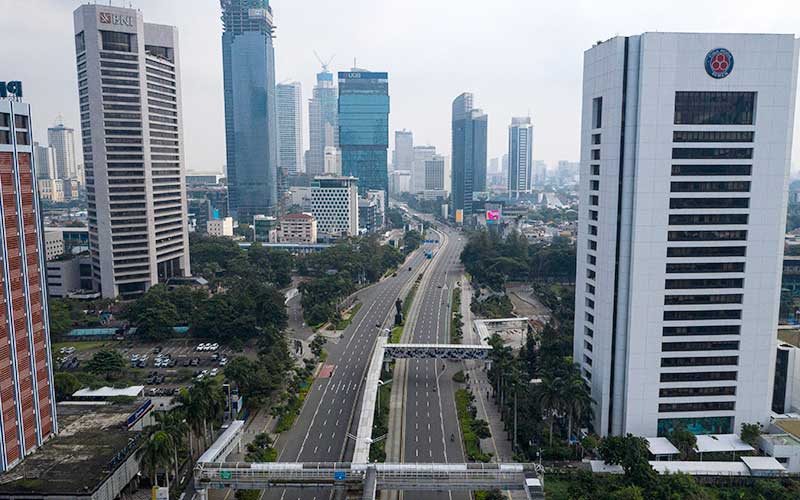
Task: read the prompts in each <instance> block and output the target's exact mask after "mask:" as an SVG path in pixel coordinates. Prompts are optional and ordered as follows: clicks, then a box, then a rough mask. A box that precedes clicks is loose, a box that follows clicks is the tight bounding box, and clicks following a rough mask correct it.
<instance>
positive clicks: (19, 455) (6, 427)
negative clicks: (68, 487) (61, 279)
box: [0, 89, 58, 472]
mask: <svg viewBox="0 0 800 500" xmlns="http://www.w3.org/2000/svg"><path fill="white" fill-rule="evenodd" d="M21 96H22V91H21V89H20V90H18V91H17V94H16V96H14V97H7V98H3V97H0V252H2V261H0V298H2V302H3V307H0V399H2V412H0V472H2V471H6V470H8V469H9V468H11V467H13V466H14V465H16V464H17V463H18V462H19V461H20V460H22V459H23V458H25V456H26V455H29V454H30V453H32V452H33V451H34V450H35V449H36V448H38V447H39V446H41V445H42V443H44V442H45V441H46V440H47V439H49V438H50V437H52V436H53V435H54V434H55V433H56V432H57V431H58V429H57V427H56V409H55V394H54V388H53V365H52V356H51V353H50V338H49V337H50V328H49V321H48V313H47V294H46V285H45V283H44V277H43V275H42V270H43V269H44V266H45V264H44V262H45V256H44V250H43V245H42V226H41V216H40V215H41V212H40V210H39V198H38V196H37V195H36V181H35V176H34V172H35V170H36V169H35V167H34V163H35V160H37V158H35V153H34V151H33V138H32V133H31V129H32V123H31V109H30V106H28V105H27V104H25V103H23V102H22V101H21V100H20V97H21Z"/></svg>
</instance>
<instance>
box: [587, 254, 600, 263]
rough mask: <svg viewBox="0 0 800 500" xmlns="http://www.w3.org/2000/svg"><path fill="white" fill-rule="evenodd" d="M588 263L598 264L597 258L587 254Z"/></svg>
mask: <svg viewBox="0 0 800 500" xmlns="http://www.w3.org/2000/svg"><path fill="white" fill-rule="evenodd" d="M586 262H588V263H589V264H592V265H594V264H597V257H595V256H594V255H592V254H586Z"/></svg>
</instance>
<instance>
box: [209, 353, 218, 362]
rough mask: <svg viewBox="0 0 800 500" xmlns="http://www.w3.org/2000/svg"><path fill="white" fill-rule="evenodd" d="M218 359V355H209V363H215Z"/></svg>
mask: <svg viewBox="0 0 800 500" xmlns="http://www.w3.org/2000/svg"><path fill="white" fill-rule="evenodd" d="M218 359H219V354H217V353H214V354H212V355H211V361H216V360H218Z"/></svg>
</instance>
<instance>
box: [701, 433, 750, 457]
mask: <svg viewBox="0 0 800 500" xmlns="http://www.w3.org/2000/svg"><path fill="white" fill-rule="evenodd" d="M695 448H696V449H697V451H698V452H699V453H715V452H745V451H753V447H752V446H750V445H749V444H747V443H745V442H744V441H742V440H741V439H740V438H739V436H737V435H736V434H709V435H700V436H697V445H696V447H695Z"/></svg>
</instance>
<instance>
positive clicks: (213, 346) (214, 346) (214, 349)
mask: <svg viewBox="0 0 800 500" xmlns="http://www.w3.org/2000/svg"><path fill="white" fill-rule="evenodd" d="M209 347H210V350H211V351H216V350H217V349H219V344H217V343H216V342H214V343H213V344H209Z"/></svg>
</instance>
